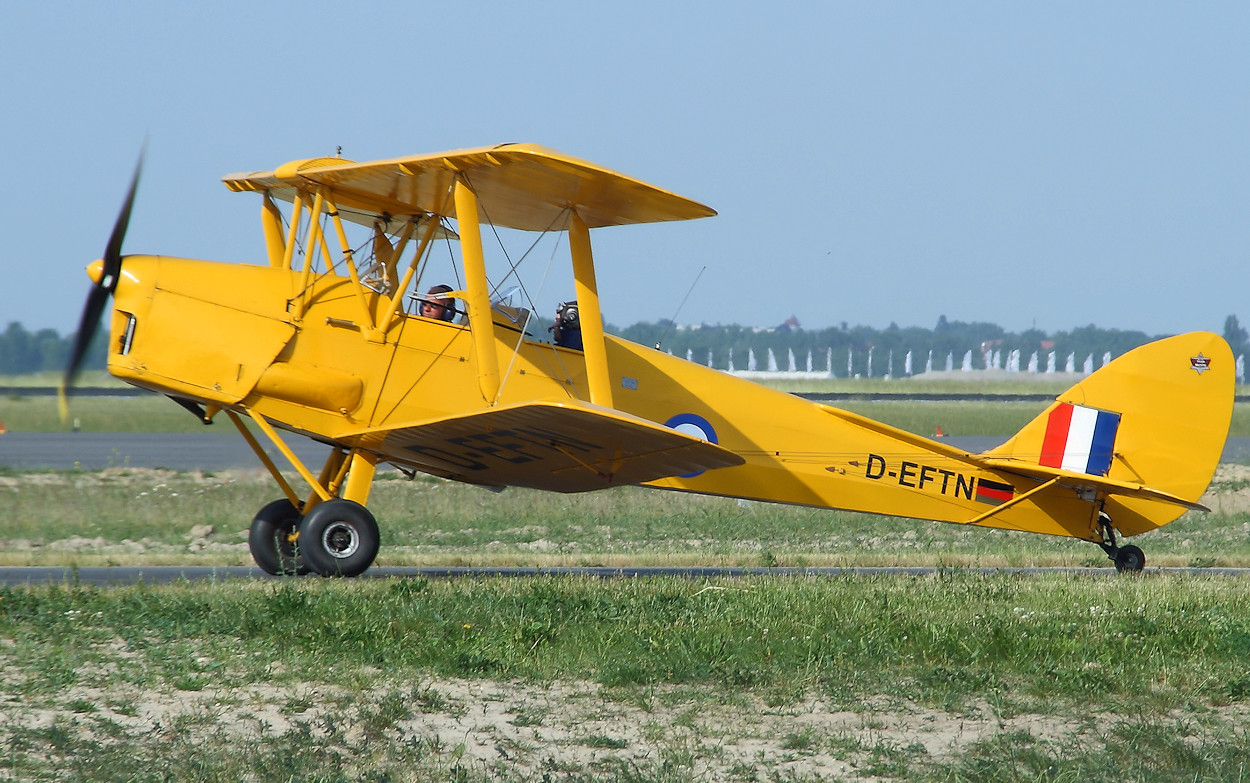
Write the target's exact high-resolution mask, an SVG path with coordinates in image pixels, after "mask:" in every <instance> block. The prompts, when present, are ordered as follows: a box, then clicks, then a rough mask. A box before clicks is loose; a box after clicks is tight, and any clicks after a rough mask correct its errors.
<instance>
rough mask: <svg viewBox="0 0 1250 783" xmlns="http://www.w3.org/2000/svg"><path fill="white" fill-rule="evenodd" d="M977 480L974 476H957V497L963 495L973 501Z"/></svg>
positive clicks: (959, 474)
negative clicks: (974, 485) (973, 487)
mask: <svg viewBox="0 0 1250 783" xmlns="http://www.w3.org/2000/svg"><path fill="white" fill-rule="evenodd" d="M975 483H976V480H975V479H973V477H972V476H965V475H964V474H962V473H957V474H956V475H955V496H956V497H958V496H960V495H963V496H964V497H965V498H967V499H968V500H972V485H973V484H975Z"/></svg>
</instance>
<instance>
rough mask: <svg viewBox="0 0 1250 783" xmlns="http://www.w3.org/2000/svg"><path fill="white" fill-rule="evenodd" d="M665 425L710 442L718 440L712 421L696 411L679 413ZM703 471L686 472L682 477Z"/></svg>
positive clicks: (693, 475)
mask: <svg viewBox="0 0 1250 783" xmlns="http://www.w3.org/2000/svg"><path fill="white" fill-rule="evenodd" d="M664 426H665V427H671V428H673V429H675V430H677V431H678V432H680V433H681V434H683V435H689V436H690V437H692V438H698V439H700V440H705V441H707V442H708V443H717V442H718V441H717V439H716V430H715V429H714V428H713V427H712V424H711V422H709V421H708V420H707V419H705V418H703V417H702V416H700V415H698V414H696V413H679V414H677V415H676V416H674V417H673V418H671V419H669V420H668V421H666V422H664ZM701 473H703V471H701V470H697V471H695V472H694V473H684V474H682V475H681V476H680V478H694V477H695V476H698V475H700V474H701Z"/></svg>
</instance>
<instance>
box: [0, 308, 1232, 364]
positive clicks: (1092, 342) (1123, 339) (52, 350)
mask: <svg viewBox="0 0 1250 783" xmlns="http://www.w3.org/2000/svg"><path fill="white" fill-rule="evenodd" d="M607 330H608V331H609V332H611V333H613V334H617V335H620V336H621V337H624V338H625V339H627V340H633V341H634V342H637V343H642V344H643V345H648V346H653V347H654V346H655V345H657V344H659V347H660V349H661V350H667V351H671V352H672V353H673V354H674V355H676V356H683V357H684V356H686V355H687V353H689V355H690V356H691V358H692V359H693V360H694V361H697V362H699V363H700V364H706V363H707V361H708V356H709V354H710V355H711V360H712V365H713V366H714V367H717V368H719V369H727V368H728V364H729V356H730V350H732V351H733V357H734V367H735V369H739V370H745V369H746V368H747V357H748V355H749V353H751V352H754V354H755V356H756V361H757V363H758V366H759V369H766V368H765V366H764V362H765V357H766V356H767V354H768V351H769V350H770V349H771V350H772V351H773V354H774V355H775V356H776V357H777V359H778V361H779V362H781V363H782V365H781V369H786V365H785V363H784V362H786V360H787V359H786V357H788V355H789V352H791V351H793V352H794V354H795V356H796V357H798V361H799V362H800V365H801V366H800V367H799V369H806V359H807V355H808V353H809V352H810V353H811V354H812V357H813V365H814V368H815V369H818V370H824V369H825V367H826V360H827V357H828V355H829V354H830V353H832V355H833V371H834V374H835V375H838V376H842V375H844V374H845V373H846V370H847V361H848V358H849V359H850V364H851V370H852V374H860V375H867V374H868V356H869V349H871V351H872V355H873V372H872V374H873V375H876V376H882V375H885V374H886V372H887V371H889V369H890V366H889V363H890V360H891V356H892V357H893V372H894V374H895V375H900V374H902V372H903V362H904V359H905V357H906V354H907V352H908V351H910V352H911V353H912V370H913V372H921V371H922V370H924V366H925V362H926V360H927V358H928V356H929V352H930V351H931V352H932V355H933V367H934V369H944V368H945V364H946V357H947V356H948V355H951V356H953V357H954V364H955V368H958V367H959V366H960V363H961V361H962V359H963V356H964V354H965V353H967V352H969V351H970V352H971V353H972V356H973V366H974V367H976V368H978V369H980V368H982V367H984V366H985V364H984V358H983V357H984V356H985V355H986V352H987V351H996V352H999V354H1000V355H1001V356H1004V357H1005V356H1008V355H1009V354H1010V353H1011V352H1012V351H1019V352H1020V355H1021V357H1022V360H1021V361H1022V365H1021V368H1022V369H1023V367H1024V363H1025V362H1027V361H1028V358H1029V357H1030V356H1031V355H1032V354H1033V353H1035V352H1036V353H1038V354H1039V361H1040V362H1041V368H1042V369H1044V368H1045V361H1046V356H1047V355H1048V354H1049V353H1050V352H1052V351H1053V352H1054V353H1055V354H1056V356H1057V357H1059V358H1058V369H1060V370H1062V369H1063V364H1064V361H1065V359H1066V358H1067V356H1068V355H1069V354H1075V356H1076V362H1077V368H1078V369H1080V364H1081V362H1083V361H1084V359H1085V357H1087V356H1090V355H1093V356H1094V358H1095V362H1096V363H1097V365H1100V364H1101V359H1102V356H1103V355H1104V354H1106V353H1110V354H1111V355H1112V356H1119V355H1121V354H1123V353H1127V352H1128V351H1131V350H1132V349H1134V348H1136V347H1137V346H1139V345H1144V344H1145V343H1148V342H1150V341H1151V340H1153V339H1157V338H1158V337H1162V336H1164V335H1154V336H1151V335H1148V334H1146V333H1145V332H1137V331H1123V330H1120V329H1101V328H1099V327H1097V326H1094V325H1093V324H1090V325H1089V326H1082V327H1078V328H1076V329H1072V330H1070V331H1061V332H1055V333H1053V334H1047V333H1046V332H1043V331H1041V330H1039V329H1028V330H1025V331H1023V332H1019V333H1015V332H1008V331H1007V330H1005V329H1003V328H1002V327H1001V326H997V325H995V324H990V323H981V322H975V321H974V322H970V323H966V322H963V321H949V320H947V318H946V316H941V317H940V318H938V322H937V324H936V325H935V326H934V328H932V329H924V328H921V327H918V326H909V327H905V328H903V327H899V326H898V325H897V324H894V323H891V324H890V325H889V326H888V327H886V328H885V329H874V328H872V327H870V326H848V325H847V324H846V323H845V322H843V323H842V324H840V325H839V326H835V327H830V328H828V329H818V330H811V331H809V330H806V329H803V328H802V327H801V326H800V325H799V323H798V321H797V320H796V319H793V318H791V319H789V320H788V321H787V322H786V323H784V324H781V325H779V326H777V327H774V328H771V329H761V328H755V327H748V326H738V325H736V324H731V325H728V326H722V325H715V326H710V325H706V324H703V325H699V326H678V325H677V324H674V323H672V322H671V321H667V320H665V321H659V322H657V323H636V324H634V325H632V326H627V327H625V328H623V329H619V328H616V327H613V326H611V325H609V326H608V327H607ZM107 339H108V336H107V334H105V332H104V330H101V331H100V332H99V333H98V336H97V338H96V340H95V341H94V342H93V343H92V345H91V347H90V349H89V350H88V352H87V358H86V361H85V362H84V365H83V366H84V369H104V367H105V366H106V363H107V359H108V357H107V354H106V346H107ZM1224 339H1225V340H1228V342H1229V344H1230V345H1231V346H1232V348H1233V355H1234V356H1241V355H1244V354H1245V353H1246V352H1247V349H1248V348H1250V336H1248V335H1247V332H1246V329H1245V328H1243V327H1242V326H1241V324H1240V323H1239V322H1238V320H1237V316H1235V315H1230V316H1228V317H1227V318H1226V319H1225V320H1224ZM73 341H74V335H73V334H70V335H67V336H65V337H61V336H60V335H59V334H57V332H56V331H55V330H53V329H41V330H39V331H37V332H34V333H31V332H28V331H26V330H25V329H24V328H23V327H22V325H21V324H20V323H17V322H12V323H10V324H9V326H8V328H7V329H6V330H5V331H4V333H3V334H0V375H26V374H29V373H37V372H45V371H60V370H62V369H63V368H64V367H65V365H66V362H67V361H68V359H69V354H70V351H71V350H73ZM1097 365H1096V366H1097Z"/></svg>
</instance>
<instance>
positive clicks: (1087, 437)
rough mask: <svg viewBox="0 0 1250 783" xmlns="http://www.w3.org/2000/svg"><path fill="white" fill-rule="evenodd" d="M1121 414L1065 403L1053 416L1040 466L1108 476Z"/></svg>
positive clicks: (1047, 427)
mask: <svg viewBox="0 0 1250 783" xmlns="http://www.w3.org/2000/svg"><path fill="white" fill-rule="evenodd" d="M1119 428H1120V414H1118V413H1112V412H1111V411H1101V410H1098V409H1097V408H1087V407H1085V406H1084V405H1073V404H1072V403H1070V402H1065V403H1062V404H1060V405H1058V406H1057V407H1056V408H1055V409H1054V410H1052V411H1051V412H1050V416H1049V417H1048V418H1047V420H1046V435H1045V437H1044V438H1043V439H1042V455H1041V458H1040V459H1039V460H1038V462H1039V463H1040V464H1042V465H1045V466H1047V467H1051V468H1059V469H1061V470H1070V471H1072V472H1073V473H1089V474H1090V475H1094V476H1105V475H1106V474H1107V471H1108V470H1110V469H1111V458H1112V456H1113V455H1114V454H1115V434H1116V431H1117V430H1119Z"/></svg>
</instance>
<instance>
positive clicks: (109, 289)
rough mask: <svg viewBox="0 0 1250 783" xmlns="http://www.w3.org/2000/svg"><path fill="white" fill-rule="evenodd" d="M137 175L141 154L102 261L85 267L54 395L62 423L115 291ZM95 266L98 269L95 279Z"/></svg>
mask: <svg viewBox="0 0 1250 783" xmlns="http://www.w3.org/2000/svg"><path fill="white" fill-rule="evenodd" d="M141 171H143V154H142V153H140V155H139V162H138V163H137V164H135V173H134V176H133V177H132V178H131V180H130V190H129V191H127V193H126V200H125V202H124V203H123V204H122V210H121V212H120V213H119V214H118V215H117V222H115V223H114V224H113V233H112V234H110V235H109V241H108V245H107V246H106V247H105V248H104V257H103V258H102V259H101V260H100V261H99V262H97V263H96V264H92V265H91V266H90V267H88V270H89V271H88V274H90V276H91V279H92V283H93V285H92V288H91V290H90V291H89V292H88V293H87V302H86V304H85V305H83V309H82V318H81V319H79V321H78V333H77V335H76V336H75V338H74V350H73V351H72V352H71V353H70V358H69V364H68V365H66V368H65V377H64V378H63V379H62V380H61V388H60V393H59V395H58V398H59V399H58V402H59V407H60V410H61V421H62V422H64V421H65V420H66V419H67V418H69V403H68V401H67V395H68V393H69V389H70V387H71V386H73V385H74V381H75V380H77V379H78V372H79V370H80V369H81V368H82V360H83V357H84V356H86V353H87V347H88V346H90V345H91V341H92V339H94V338H95V334H96V331H97V330H98V329H99V328H100V316H101V315H102V314H103V312H104V308H105V306H106V305H107V304H108V300H109V297H111V296H112V295H113V291H114V290H116V289H117V278H118V277H120V276H121V273H122V241H123V240H124V239H125V238H126V227H127V226H128V225H129V224H130V208H131V207H132V206H134V203H135V191H136V190H138V188H139V174H140V172H141ZM97 264H98V265H99V266H98V276H97Z"/></svg>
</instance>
